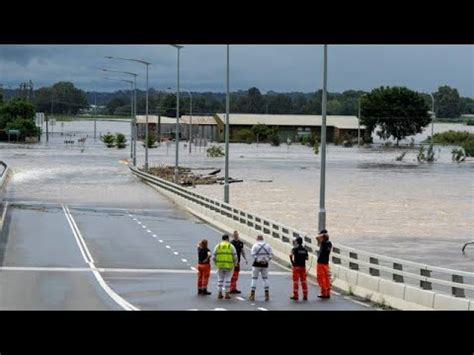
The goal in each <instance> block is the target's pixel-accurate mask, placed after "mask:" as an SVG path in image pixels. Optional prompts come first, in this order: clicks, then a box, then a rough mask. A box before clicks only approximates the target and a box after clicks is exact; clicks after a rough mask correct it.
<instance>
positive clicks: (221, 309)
mask: <svg viewBox="0 0 474 355" xmlns="http://www.w3.org/2000/svg"><path fill="white" fill-rule="evenodd" d="M214 310H215V311H227V309H225V308H219V307H216V308H214Z"/></svg>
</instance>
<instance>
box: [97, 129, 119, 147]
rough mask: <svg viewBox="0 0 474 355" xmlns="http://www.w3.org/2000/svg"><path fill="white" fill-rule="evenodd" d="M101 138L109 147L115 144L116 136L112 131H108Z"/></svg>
mask: <svg viewBox="0 0 474 355" xmlns="http://www.w3.org/2000/svg"><path fill="white" fill-rule="evenodd" d="M100 140H101V141H102V142H104V144H105V146H106V147H107V148H112V147H114V146H115V136H114V135H113V134H112V133H110V132H107V133H106V134H104V135H103V136H101V137H100Z"/></svg>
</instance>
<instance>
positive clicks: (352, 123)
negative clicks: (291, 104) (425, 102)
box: [193, 113, 365, 129]
mask: <svg viewBox="0 0 474 355" xmlns="http://www.w3.org/2000/svg"><path fill="white" fill-rule="evenodd" d="M217 116H218V118H219V119H220V120H221V121H222V122H225V114H224V113H218V114H217ZM229 120H230V122H229V123H230V125H244V126H252V125H255V124H258V123H262V124H265V125H267V126H301V127H313V126H316V127H319V126H321V124H322V116H321V115H263V114H252V113H249V114H241V113H231V114H230V115H229ZM193 121H194V118H193ZM326 125H327V126H329V127H337V128H342V129H357V127H358V118H357V117H356V116H333V115H328V116H326ZM360 128H361V129H364V128H365V127H364V126H362V125H361V126H360Z"/></svg>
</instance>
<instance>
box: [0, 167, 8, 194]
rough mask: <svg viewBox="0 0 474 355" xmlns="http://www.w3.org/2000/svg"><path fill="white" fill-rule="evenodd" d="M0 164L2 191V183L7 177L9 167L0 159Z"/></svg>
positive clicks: (0, 188)
mask: <svg viewBox="0 0 474 355" xmlns="http://www.w3.org/2000/svg"><path fill="white" fill-rule="evenodd" d="M0 165H1V166H2V167H3V170H2V171H1V173H0V190H1V191H2V192H3V188H4V185H5V184H6V181H7V179H8V173H9V168H8V165H7V164H6V163H5V162H3V161H1V160H0Z"/></svg>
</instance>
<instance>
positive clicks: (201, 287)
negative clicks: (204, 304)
mask: <svg viewBox="0 0 474 355" xmlns="http://www.w3.org/2000/svg"><path fill="white" fill-rule="evenodd" d="M210 260H211V251H210V250H209V248H208V247H207V240H206V239H203V240H201V241H200V242H199V244H198V267H197V269H198V281H197V287H198V295H206V296H207V295H210V294H211V292H209V291H208V290H207V285H208V283H209V275H210V274H211V263H210Z"/></svg>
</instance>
